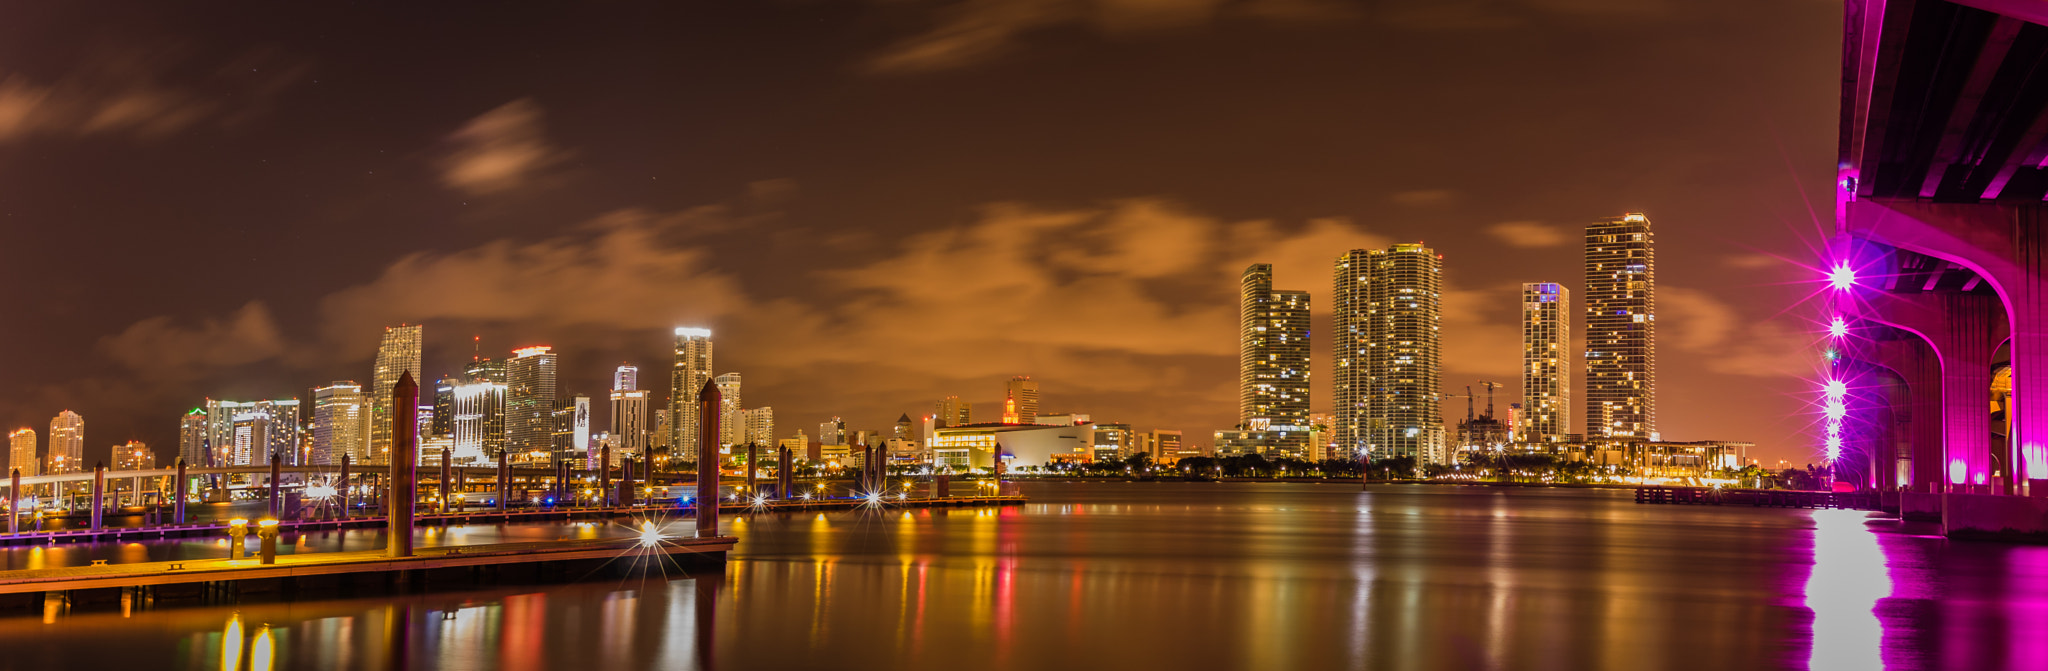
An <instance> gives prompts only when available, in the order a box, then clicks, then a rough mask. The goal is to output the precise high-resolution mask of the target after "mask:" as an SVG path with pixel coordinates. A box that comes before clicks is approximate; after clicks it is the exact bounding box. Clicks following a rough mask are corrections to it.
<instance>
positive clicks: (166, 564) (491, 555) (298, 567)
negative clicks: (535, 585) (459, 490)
mask: <svg viewBox="0 0 2048 671" xmlns="http://www.w3.org/2000/svg"><path fill="white" fill-rule="evenodd" d="M737 542H738V540H737V539H735V538H732V537H730V536H719V537H713V538H669V539H663V540H662V541H661V542H660V543H659V544H657V545H656V546H655V547H656V548H659V550H658V552H660V553H662V554H665V555H669V556H671V557H675V558H677V559H678V560H689V561H691V562H693V563H694V562H715V561H722V560H723V559H724V555H725V553H726V552H727V551H729V550H731V549H732V546H733V545H734V544H735V543H737ZM641 550H642V548H641V547H640V541H639V539H636V538H610V539H592V540H561V541H538V542H528V543H501V544H496V545H458V546H449V547H435V548H425V549H421V550H418V551H416V552H415V553H414V555H413V556H411V557H397V558H394V557H386V556H384V551H383V550H365V551H357V552H306V553H296V554H280V555H278V556H277V563H275V564H264V563H261V562H260V561H259V560H257V559H256V558H255V557H253V556H252V557H250V558H247V559H200V560H192V559H187V560H180V561H159V562H135V563H129V564H96V565H92V566H70V567H65V568H45V569H25V570H16V571H0V594H19V593H24V592H53V591H69V590H81V589H98V588H107V587H141V586H156V585H176V584H184V583H207V582H226V581H244V580H263V579H270V578H300V577H306V576H321V575H336V574H350V573H381V572H389V571H413V570H429V569H444V568H458V567H470V566H484V565H500V564H519V563H531V562H557V561H575V560H585V559H600V560H610V559H615V558H619V557H623V556H626V555H628V554H629V553H634V552H638V551H641ZM645 552H647V553H650V554H651V553H654V552H657V550H656V549H655V548H646V549H645Z"/></svg>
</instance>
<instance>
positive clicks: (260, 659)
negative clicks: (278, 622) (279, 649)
mask: <svg viewBox="0 0 2048 671" xmlns="http://www.w3.org/2000/svg"><path fill="white" fill-rule="evenodd" d="M275 657H276V650H275V646H274V645H273V644H272V643H271V640H270V627H268V626H266V627H264V628H262V629H258V630H256V643H255V644H254V645H251V646H250V648H249V671H270V670H271V669H272V668H275V662H276V658H275Z"/></svg>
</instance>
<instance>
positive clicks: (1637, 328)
mask: <svg viewBox="0 0 2048 671" xmlns="http://www.w3.org/2000/svg"><path fill="white" fill-rule="evenodd" d="M1651 242H1652V233H1651V230H1650V218H1649V217H1646V216H1643V214H1642V213H1640V212H1630V213H1627V214H1624V215H1622V216H1619V217H1614V218H1610V219H1602V220H1599V221H1595V222H1593V223H1591V224H1588V225H1587V226H1586V295H1585V298H1586V427H1585V434H1586V440H1588V441H1595V440H1602V439H1610V440H1629V441H1641V440H1650V441H1654V440H1657V378H1656V375H1657V301H1656V285H1657V274H1656V268H1657V257H1656V255H1655V253H1653V251H1652V248H1651Z"/></svg>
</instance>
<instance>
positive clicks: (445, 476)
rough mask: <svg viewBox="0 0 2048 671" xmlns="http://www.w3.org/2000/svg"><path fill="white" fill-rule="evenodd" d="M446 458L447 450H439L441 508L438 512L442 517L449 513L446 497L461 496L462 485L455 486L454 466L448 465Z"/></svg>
mask: <svg viewBox="0 0 2048 671" xmlns="http://www.w3.org/2000/svg"><path fill="white" fill-rule="evenodd" d="M448 456H449V455H448V448H445V447H444V448H441V506H440V507H439V508H438V510H440V511H441V513H442V514H444V515H445V514H447V513H449V512H450V511H449V510H448V497H450V496H461V495H462V485H459V484H455V480H454V472H455V466H454V465H453V464H451V463H449V461H450V460H449V458H448Z"/></svg>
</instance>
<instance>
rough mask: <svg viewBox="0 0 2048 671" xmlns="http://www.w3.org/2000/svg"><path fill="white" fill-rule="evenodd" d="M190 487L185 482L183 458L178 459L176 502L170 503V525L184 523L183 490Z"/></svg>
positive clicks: (189, 484)
mask: <svg viewBox="0 0 2048 671" xmlns="http://www.w3.org/2000/svg"><path fill="white" fill-rule="evenodd" d="M191 486H192V485H191V483H189V482H187V481H186V480H185V458H184V457H178V485H177V487H176V490H177V500H175V501H172V502H171V523H172V524H184V523H185V494H186V491H185V490H186V488H188V487H191Z"/></svg>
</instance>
